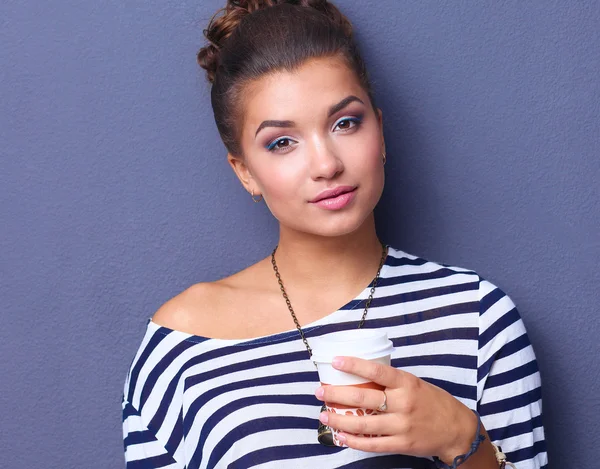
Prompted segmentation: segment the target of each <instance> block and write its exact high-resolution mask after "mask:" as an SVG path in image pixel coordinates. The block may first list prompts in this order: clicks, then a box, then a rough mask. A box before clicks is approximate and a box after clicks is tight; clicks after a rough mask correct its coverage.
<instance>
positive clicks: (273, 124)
mask: <svg viewBox="0 0 600 469" xmlns="http://www.w3.org/2000/svg"><path fill="white" fill-rule="evenodd" d="M355 101H357V102H359V103H361V104H365V103H364V102H363V101H362V100H361V99H360V98H358V97H357V96H354V95H351V96H348V97H346V98H344V99H342V100H341V101H340V102H339V103H337V104H334V105H333V106H331V107H330V108H329V111H327V117H331V116H333V115H334V114H335V113H336V112H339V111H341V110H342V109H344V108H345V107H346V106H348V105H349V104H350V103H353V102H355ZM294 125H296V123H295V122H294V121H278V120H268V121H263V122H262V123H261V124H260V125H259V126H258V129H256V133H255V134H254V136H255V137H256V136H257V135H258V132H260V131H261V130H262V129H264V128H265V127H280V128H281V127H286V128H287V127H294Z"/></svg>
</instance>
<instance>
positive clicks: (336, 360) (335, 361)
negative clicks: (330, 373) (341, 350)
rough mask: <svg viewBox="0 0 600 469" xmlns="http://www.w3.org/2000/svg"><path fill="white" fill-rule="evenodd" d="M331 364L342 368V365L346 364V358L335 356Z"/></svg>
mask: <svg viewBox="0 0 600 469" xmlns="http://www.w3.org/2000/svg"><path fill="white" fill-rule="evenodd" d="M331 364H332V365H333V367H334V368H341V367H342V366H344V359H343V358H341V357H335V358H334V359H333V360H332V362H331Z"/></svg>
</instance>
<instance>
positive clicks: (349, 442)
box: [338, 433, 408, 454]
mask: <svg viewBox="0 0 600 469" xmlns="http://www.w3.org/2000/svg"><path fill="white" fill-rule="evenodd" d="M338 439H339V440H340V442H341V443H342V444H343V445H344V446H348V447H349V448H354V449H357V450H360V451H366V452H369V453H400V452H401V453H402V454H408V453H407V451H400V445H399V442H398V438H397V437H394V436H374V437H369V436H356V435H350V434H348V433H339V434H338Z"/></svg>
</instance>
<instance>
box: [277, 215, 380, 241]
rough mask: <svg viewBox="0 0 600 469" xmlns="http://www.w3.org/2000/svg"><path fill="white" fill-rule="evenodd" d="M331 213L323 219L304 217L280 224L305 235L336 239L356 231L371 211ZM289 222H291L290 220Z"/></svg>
mask: <svg viewBox="0 0 600 469" xmlns="http://www.w3.org/2000/svg"><path fill="white" fill-rule="evenodd" d="M353 212H355V213H351V212H348V213H343V214H342V213H336V214H334V213H332V214H326V216H325V217H314V216H304V217H298V218H296V219H295V220H294V221H293V222H292V223H285V222H284V221H283V220H281V222H282V224H284V225H286V226H287V227H288V228H290V229H293V230H295V231H298V232H301V233H306V234H310V235H314V236H323V237H327V238H336V237H340V236H346V235H349V234H351V233H354V232H355V231H358V230H359V229H360V228H361V227H362V226H363V224H364V223H365V221H366V220H367V218H368V217H369V215H371V214H372V213H373V210H370V211H364V212H363V213H356V211H354V210H353ZM299 220H301V221H304V222H305V223H302V222H301V223H298V221H299ZM290 221H291V220H290Z"/></svg>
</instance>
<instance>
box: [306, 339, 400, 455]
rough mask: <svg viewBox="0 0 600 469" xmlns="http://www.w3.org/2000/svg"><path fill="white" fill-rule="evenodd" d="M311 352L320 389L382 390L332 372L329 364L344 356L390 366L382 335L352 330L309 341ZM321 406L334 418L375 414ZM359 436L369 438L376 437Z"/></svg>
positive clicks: (390, 348) (387, 346)
mask: <svg viewBox="0 0 600 469" xmlns="http://www.w3.org/2000/svg"><path fill="white" fill-rule="evenodd" d="M312 350H313V355H312V360H313V361H314V362H315V364H316V365H317V370H318V372H319V380H320V381H321V384H322V385H323V386H328V385H335V386H356V387H360V388H369V389H379V390H383V389H384V386H381V385H379V384H377V383H373V382H372V381H369V380H368V379H365V378H363V377H361V376H357V375H353V374H350V373H346V372H343V371H340V370H336V369H335V368H333V367H332V366H331V362H332V361H333V358H334V357H339V356H347V357H358V358H362V359H364V360H371V361H375V362H378V363H381V364H382V365H390V361H391V355H392V352H393V351H394V346H393V344H392V341H391V340H389V339H388V337H387V333H385V332H382V331H378V330H374V329H355V330H350V331H342V332H334V333H332V334H329V335H326V336H323V337H318V338H315V339H313V340H312ZM325 405H326V407H327V411H328V412H333V413H336V414H342V415H353V416H359V417H362V416H365V415H376V414H378V412H377V411H376V410H374V409H365V408H356V407H349V406H345V405H341V404H337V403H334V402H325ZM332 432H333V442H334V443H335V445H336V446H343V445H342V444H341V442H340V441H339V439H338V437H337V435H338V431H337V430H336V429H334V428H332ZM360 436H366V437H373V436H377V435H360Z"/></svg>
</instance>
